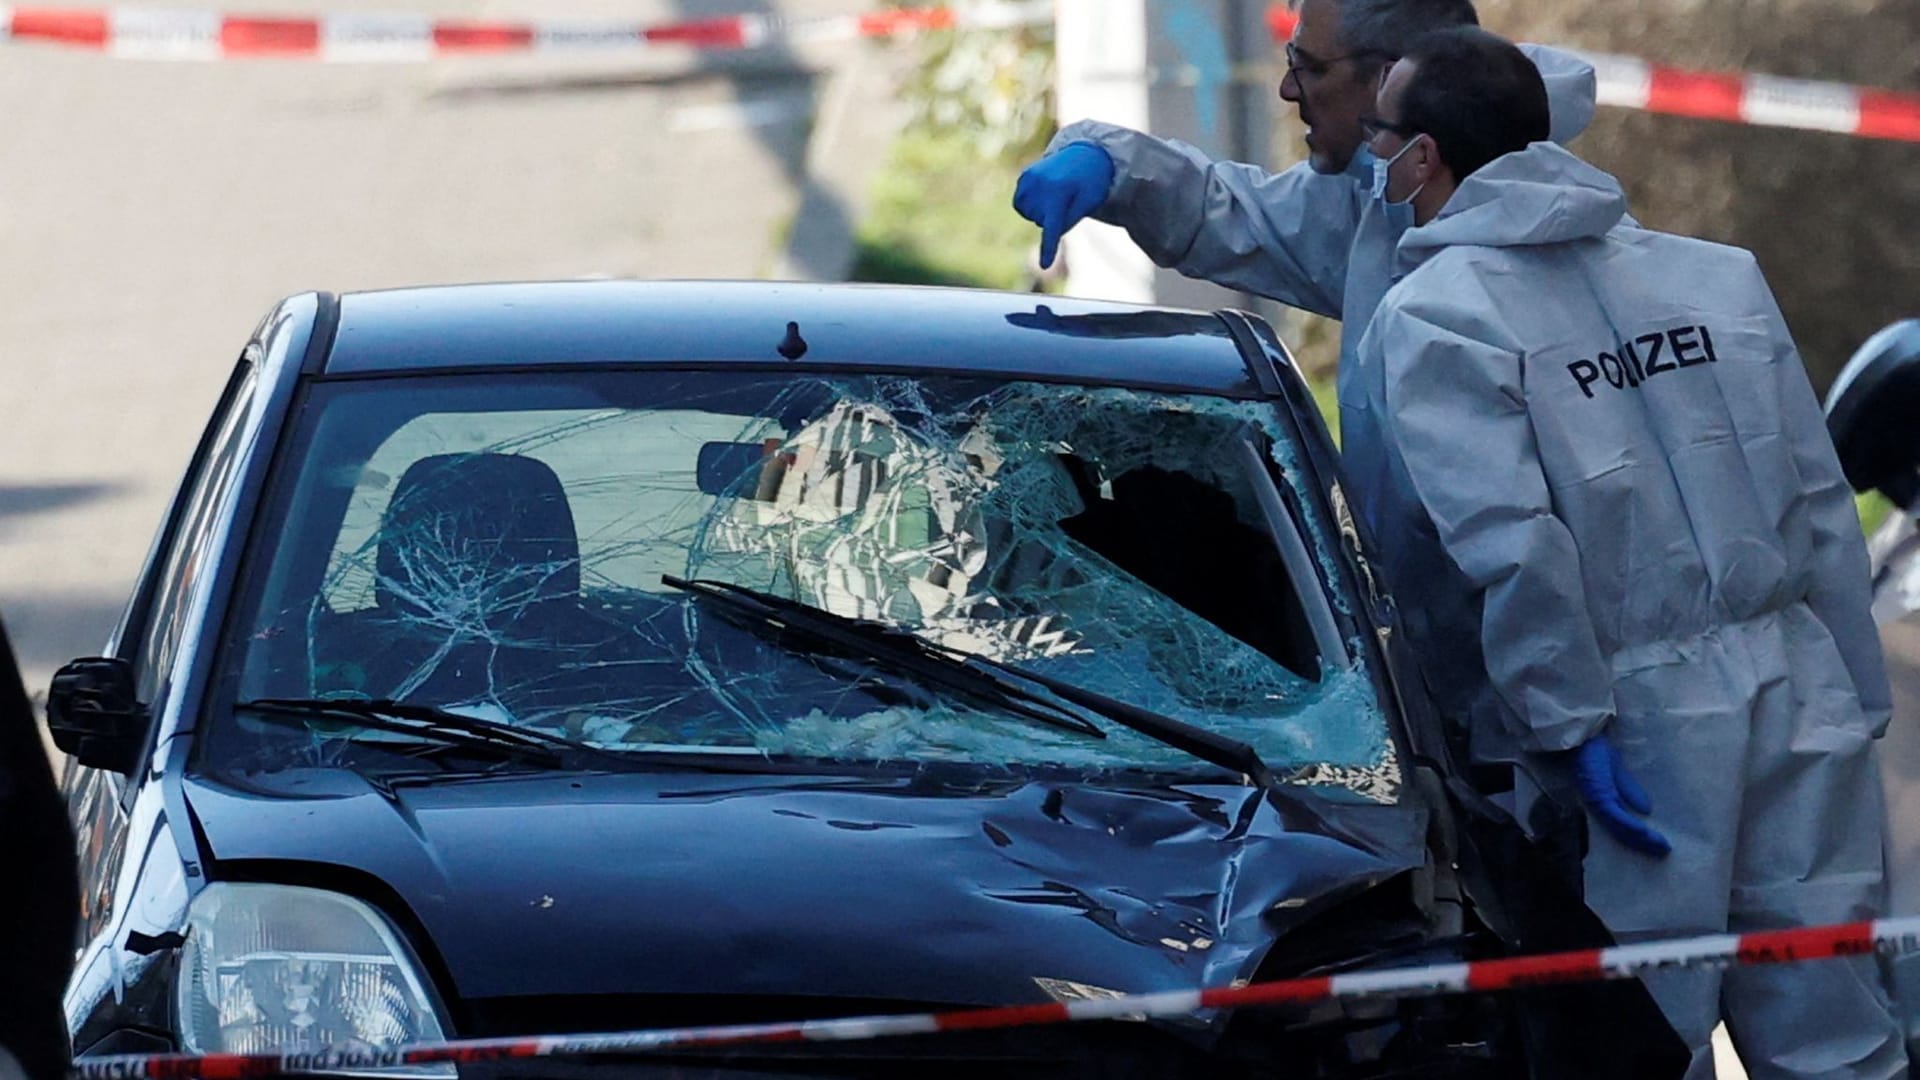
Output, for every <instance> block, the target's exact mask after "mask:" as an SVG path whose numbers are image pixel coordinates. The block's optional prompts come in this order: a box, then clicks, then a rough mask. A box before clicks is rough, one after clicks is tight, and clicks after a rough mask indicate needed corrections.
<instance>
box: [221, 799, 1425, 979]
mask: <svg viewBox="0 0 1920 1080" xmlns="http://www.w3.org/2000/svg"><path fill="white" fill-rule="evenodd" d="M973 786H974V787H975V788H976V789H977V790H968V788H967V787H965V786H954V787H951V788H947V787H943V786H942V785H939V784H934V783H929V782H928V781H926V780H925V779H912V778H902V779H900V780H897V781H891V782H888V781H878V780H849V779H845V778H841V779H834V778H827V777H821V778H818V779H815V780H811V781H809V780H807V779H805V778H796V777H790V776H779V777H764V778H755V777H743V776H705V777H703V776H689V775H685V774H679V775H675V774H664V775H663V774H651V773H649V774H613V775H605V774H602V775H564V774H563V775H552V776H527V777H520V778H512V777H503V778H498V779H487V780H477V779H476V780H466V781H453V782H447V781H440V782H433V783H422V784H418V785H403V784H394V785H391V786H390V788H389V789H388V790H385V791H382V790H377V789H376V787H375V785H374V784H372V783H370V782H368V781H367V780H365V779H362V778H361V777H359V776H358V775H357V774H353V773H349V772H344V771H339V770H288V771H286V772H281V773H275V774H271V775H268V776H265V777H261V778H259V779H258V780H256V781H254V782H251V783H248V784H246V785H245V786H244V787H243V786H240V785H239V784H235V783H232V782H229V783H224V784H215V783H214V782H212V781H211V780H208V779H196V780H194V781H191V782H190V785H189V792H188V799H189V801H190V803H191V804H192V806H193V808H194V812H195V815H196V817H197V819H198V821H199V823H200V827H201V829H202V830H203V831H204V833H205V835H206V838H207V844H208V847H209V848H210V849H211V851H212V853H213V856H214V859H215V860H216V861H217V862H222V861H227V860H264V859H293V860H299V861H302V862H308V863H313V864H319V865H327V866H338V867H345V868H349V869H352V870H357V871H361V872H364V873H366V874H369V875H372V876H374V877H377V878H379V879H380V880H381V881H384V882H387V883H389V884H391V885H392V886H393V887H394V888H395V889H397V890H398V891H399V892H400V895H401V897H402V899H403V900H404V901H405V902H406V904H407V905H408V906H409V908H410V909H411V911H412V914H413V916H414V917H415V918H417V919H418V920H419V921H420V923H421V924H422V925H423V926H424V927H425V928H426V930H427V932H428V934H429V936H430V937H431V938H432V940H433V941H434V942H435V943H436V944H437V946H438V949H439V952H440V956H441V959H442V960H443V962H444V963H445V964H446V966H447V969H448V971H449V973H450V975H451V977H452V979H453V982H454V989H455V991H456V992H457V995H458V996H459V997H461V998H476V997H479V998H487V997H497V996H508V995H525V994H535V995H538V994H673V993H679V994H749V995H783V996H804V995H816V996H822V997H842V998H855V997H869V998H898V999H901V1000H906V1001H945V1002H950V1003H954V1004H969V1005H986V1004H992V1003H1005V1002H1025V1001H1044V1000H1048V999H1047V997H1046V996H1045V995H1044V994H1043V993H1042V992H1041V990H1040V988H1039V986H1038V985H1037V984H1036V983H1035V982H1034V980H1035V979H1036V978H1048V979H1058V980H1071V981H1074V982H1082V983H1087V984H1091V985H1093V986H1099V987H1105V988H1108V989H1119V990H1126V991H1129V992H1133V991H1148V990H1168V989H1193V988H1196V987H1200V986H1213V985H1224V984H1226V983H1228V982H1230V981H1232V980H1234V979H1237V978H1247V977H1250V976H1251V975H1252V973H1253V969H1254V968H1255V966H1257V964H1258V962H1259V960H1260V957H1261V956H1262V955H1263V954H1264V952H1265V950H1266V947H1267V945H1268V944H1270V943H1271V941H1272V940H1273V936H1274V933H1275V931H1276V930H1277V929H1279V928H1280V925H1281V920H1280V919H1273V918H1269V915H1270V914H1273V915H1278V916H1281V917H1282V918H1284V916H1285V915H1286V914H1287V913H1288V912H1289V911H1298V910H1301V909H1303V908H1306V907H1308V906H1309V905H1311V903H1312V902H1313V901H1315V900H1318V899H1320V898H1323V897H1326V896H1328V895H1330V894H1332V895H1337V894H1340V893H1344V892H1350V891H1357V890H1358V889H1360V888H1363V887H1365V886H1366V885H1369V884H1372V883H1374V882H1377V881H1380V880H1383V879H1385V878H1387V877H1390V876H1392V875H1394V874H1397V873H1401V872H1404V871H1406V870H1410V869H1413V868H1414V867H1416V866H1418V865H1419V863H1420V861H1421V860H1422V858H1423V857H1424V851H1423V828H1422V825H1423V822H1422V818H1421V815H1419V814H1408V813H1402V812H1398V811H1396V810H1394V809H1392V808H1381V807H1343V808H1340V810H1341V811H1342V813H1341V814H1340V815H1338V816H1339V818H1340V826H1339V828H1338V829H1337V831H1336V830H1335V829H1328V828H1326V823H1325V821H1324V818H1325V817H1327V816H1330V815H1325V814H1324V813H1321V814H1316V813H1315V808H1313V807H1311V806H1310V805H1307V804H1304V803H1302V804H1301V805H1298V806H1295V807H1290V808H1284V809H1283V805H1284V804H1280V803H1278V801H1273V802H1270V801H1268V800H1266V799H1264V798H1263V797H1262V795H1261V793H1260V792H1258V791H1257V790H1255V789H1252V788H1247V787H1240V786H1192V787H1184V788H1159V789H1155V788H1149V787H1138V788H1131V789H1127V788H1119V787H1091V786H1086V785H1072V784H1061V783H1049V782H1006V783H1002V784H999V785H993V786H989V787H985V788H984V789H979V788H980V786H979V785H973ZM1316 817H1318V818H1320V819H1321V821H1319V822H1314V821H1313V819H1314V818H1316ZM1288 818H1291V819H1292V827H1291V828H1289V826H1288V822H1287V820H1286V819H1288ZM1313 823H1317V824H1320V825H1321V827H1322V829H1323V830H1324V831H1310V830H1309V828H1308V826H1309V824H1313ZM1329 832H1334V833H1335V835H1328V833H1329ZM1336 837H1337V838H1336ZM1282 902H1286V903H1287V907H1286V908H1283V909H1282V908H1278V907H1277V906H1278V905H1280V904H1281V903H1282ZM988 958H999V959H997V960H994V961H992V962H985V963H983V960H986V959H988Z"/></svg>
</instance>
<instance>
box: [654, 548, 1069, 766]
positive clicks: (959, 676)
mask: <svg viewBox="0 0 1920 1080" xmlns="http://www.w3.org/2000/svg"><path fill="white" fill-rule="evenodd" d="M660 580H661V582H662V583H663V584H666V585H668V586H670V587H672V588H675V589H679V590H681V591H683V592H688V593H692V594H693V595H694V596H696V597H698V598H700V599H702V600H711V601H713V602H715V603H717V604H720V605H722V606H723V607H726V608H727V609H728V610H731V611H734V612H737V613H739V614H743V615H749V616H752V617H753V618H754V620H755V625H756V626H762V627H768V628H771V629H773V630H776V631H792V632H794V633H797V634H800V635H801V636H803V637H806V638H808V639H810V640H812V641H813V642H815V643H824V644H827V645H830V646H834V647H837V648H840V649H843V650H845V651H847V652H849V653H852V654H853V655H855V656H858V657H860V658H862V659H865V660H871V661H876V662H878V663H882V664H886V665H887V666H889V667H892V668H894V669H896V670H899V671H902V672H904V673H906V674H907V675H909V676H912V677H913V678H915V679H916V680H918V681H920V682H923V683H927V684H930V685H933V686H937V687H941V688H943V689H946V690H948V691H951V692H953V693H955V694H958V695H960V696H961V697H966V698H972V699H974V700H976V701H982V702H984V703H986V704H987V705H990V706H992V707H993V708H996V709H1001V710H1004V711H1006V712H1011V713H1013V714H1014V715H1016V716H1024V717H1026V718H1028V719H1029V720H1035V721H1038V722H1040V723H1042V724H1047V725H1049V726H1051V727H1056V728H1059V729H1061V730H1063V731H1071V732H1073V733H1074V734H1076V735H1085V736H1087V737H1088V738H1091V739H1104V738H1106V737H1107V733H1106V732H1104V731H1102V730H1100V728H1099V727H1098V726H1097V725H1095V724H1094V723H1092V722H1091V721H1088V720H1085V719H1082V718H1081V717H1078V716H1075V715H1073V714H1072V713H1069V712H1066V711H1064V710H1062V709H1061V708H1060V707H1059V706H1057V705H1055V704H1053V703H1052V702H1051V701H1048V700H1047V699H1046V698H1043V697H1040V696H1039V695H1037V694H1034V693H1032V692H1031V691H1028V690H1024V689H1022V688H1021V687H1018V686H1014V685H1012V684H1010V683H1007V682H1006V681H1005V680H1002V679H998V678H995V677H994V676H993V675H990V674H988V673H987V672H984V671H979V670H976V669H974V668H971V667H968V666H967V665H965V664H963V663H960V662H958V661H955V660H952V659H950V658H948V657H945V656H941V655H937V654H932V653H929V652H928V651H927V650H926V649H925V648H924V647H923V646H922V645H921V644H918V642H919V639H918V638H914V639H912V640H911V641H904V640H901V639H900V638H899V637H898V636H886V635H887V634H888V632H889V628H885V627H878V626H877V624H869V623H864V622H861V621H860V620H858V619H849V618H847V617H846V616H844V615H835V614H834V613H833V612H831V611H822V610H821V609H819V608H816V607H813V606H811V605H808V604H802V603H800V602H799V601H797V600H789V599H787V598H786V597H784V596H778V595H775V594H773V593H763V592H760V591H759V590H757V589H749V588H747V587H746V586H744V585H735V584H732V583H731V582H725V581H708V580H704V579H702V580H695V581H688V580H687V579H685V578H678V577H674V576H673V575H672V574H665V575H662V576H661V578H660Z"/></svg>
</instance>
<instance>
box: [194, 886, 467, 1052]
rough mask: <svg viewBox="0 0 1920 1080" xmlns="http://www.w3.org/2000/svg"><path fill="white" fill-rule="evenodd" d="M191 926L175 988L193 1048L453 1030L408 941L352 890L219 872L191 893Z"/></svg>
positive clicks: (300, 1046) (273, 1047)
mask: <svg viewBox="0 0 1920 1080" xmlns="http://www.w3.org/2000/svg"><path fill="white" fill-rule="evenodd" d="M187 927H188V929H187V939H186V943H185V945H183V946H182V948H181V971H180V983H179V994H180V1035H181V1040H182V1042H183V1043H184V1044H185V1046H186V1049H187V1050H188V1051H190V1052H194V1053H235V1054H251V1053H267V1052H285V1051H318V1050H349V1049H352V1050H360V1049H366V1050H388V1049H392V1048H394V1047H397V1046H400V1045H402V1044H405V1043H410V1042H419V1041H423V1040H427V1041H431V1040H438V1039H441V1038H444V1037H445V1035H444V1028H443V1027H442V1025H441V1022H440V1017H439V1014H438V1012H437V1011H436V1010H435V1008H434V1005H433V1000H434V999H433V997H432V995H430V994H429V993H428V992H427V981H426V980H425V979H424V978H422V977H421V974H420V971H419V967H418V965H417V964H416V963H415V962H414V960H413V956H412V953H411V951H410V950H408V949H407V947H406V945H405V943H404V942H402V941H401V939H400V936H399V934H397V933H395V932H394V929H393V927H392V926H391V925H389V924H388V922H387V920H386V919H385V918H383V917H382V916H381V915H380V913H379V912H377V911H375V910H374V909H373V908H372V907H370V906H368V905H367V904H365V903H362V902H361V901H359V900H356V899H354V898H353V897H350V896H343V895H341V894H339V893H333V892H327V891H325V890H322V889H304V888H295V887H292V886H286V885H249V884H236V883H227V882H216V883H214V884H211V885H208V886H207V888H206V889H205V890H203V891H202V892H201V893H200V895H199V896H197V897H195V898H194V901H193V905H192V907H191V908H190V909H189V910H188V913H187ZM436 1071H440V1070H433V1069H409V1070H406V1074H407V1075H420V1074H422V1073H423V1072H436ZM449 1071H450V1070H449Z"/></svg>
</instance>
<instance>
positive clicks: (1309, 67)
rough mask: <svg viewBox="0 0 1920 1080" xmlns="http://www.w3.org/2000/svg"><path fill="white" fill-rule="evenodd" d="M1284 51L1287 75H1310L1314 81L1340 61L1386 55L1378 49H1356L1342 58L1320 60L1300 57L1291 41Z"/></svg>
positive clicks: (1332, 57)
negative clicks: (1285, 52)
mask: <svg viewBox="0 0 1920 1080" xmlns="http://www.w3.org/2000/svg"><path fill="white" fill-rule="evenodd" d="M1286 51H1287V74H1289V75H1292V76H1294V77H1295V78H1298V77H1299V76H1301V75H1311V76H1313V77H1314V78H1316V79H1317V78H1320V77H1321V76H1322V75H1325V74H1326V73H1327V72H1329V71H1331V70H1333V65H1335V64H1337V63H1339V62H1340V61H1342V60H1358V59H1360V58H1362V57H1367V56H1385V55H1386V54H1385V53H1383V52H1381V51H1380V50H1378V49H1358V50H1356V51H1354V52H1350V53H1347V54H1346V55H1344V56H1329V57H1327V58H1326V59H1324V60H1320V59H1316V58H1314V57H1311V56H1305V55H1302V53H1301V52H1300V50H1299V49H1297V48H1295V47H1294V44H1293V42H1291V41H1289V42H1287V49H1286Z"/></svg>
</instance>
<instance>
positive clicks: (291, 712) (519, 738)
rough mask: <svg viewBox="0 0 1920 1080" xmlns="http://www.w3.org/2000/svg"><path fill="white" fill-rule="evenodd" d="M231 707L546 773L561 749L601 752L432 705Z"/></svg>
mask: <svg viewBox="0 0 1920 1080" xmlns="http://www.w3.org/2000/svg"><path fill="white" fill-rule="evenodd" d="M235 708H240V709H247V710H250V711H253V712H258V713H263V714H266V715H277V716H305V717H329V716H331V717H338V718H342V719H347V720H352V721H353V722H355V723H357V724H360V725H362V726H364V727H369V728H374V729H377V730H380V731H391V732H395V733H397V734H402V735H425V736H428V737H430V738H434V739H438V740H440V741H441V742H444V743H446V744H448V745H449V746H460V747H464V748H466V749H469V750H480V751H486V752H491V753H495V754H506V755H508V756H511V757H515V758H519V759H521V760H524V761H529V762H533V763H535V764H540V765H545V766H547V767H549V768H559V767H560V766H562V765H563V764H564V761H563V760H562V758H561V756H560V751H562V750H573V751H578V752H582V753H587V754H593V755H596V756H599V755H604V754H605V753H606V752H605V751H603V750H601V749H600V748H598V747H596V746H591V745H589V744H587V743H583V742H576V741H574V740H572V739H569V738H567V737H566V736H564V735H554V734H551V733H548V732H544V731H531V730H528V729H525V728H518V727H514V726H513V725H511V724H502V723H498V722H496V721H493V720H483V719H481V718H479V717H477V716H467V715H466V714H464V713H458V712H454V711H452V710H450V709H444V708H440V707H439V706H434V705H421V704H418V703H416V702H409V701H391V700H384V699H377V698H375V699H367V698H257V699H255V700H252V701H242V702H240V703H239V704H238V705H236V706H235Z"/></svg>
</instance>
